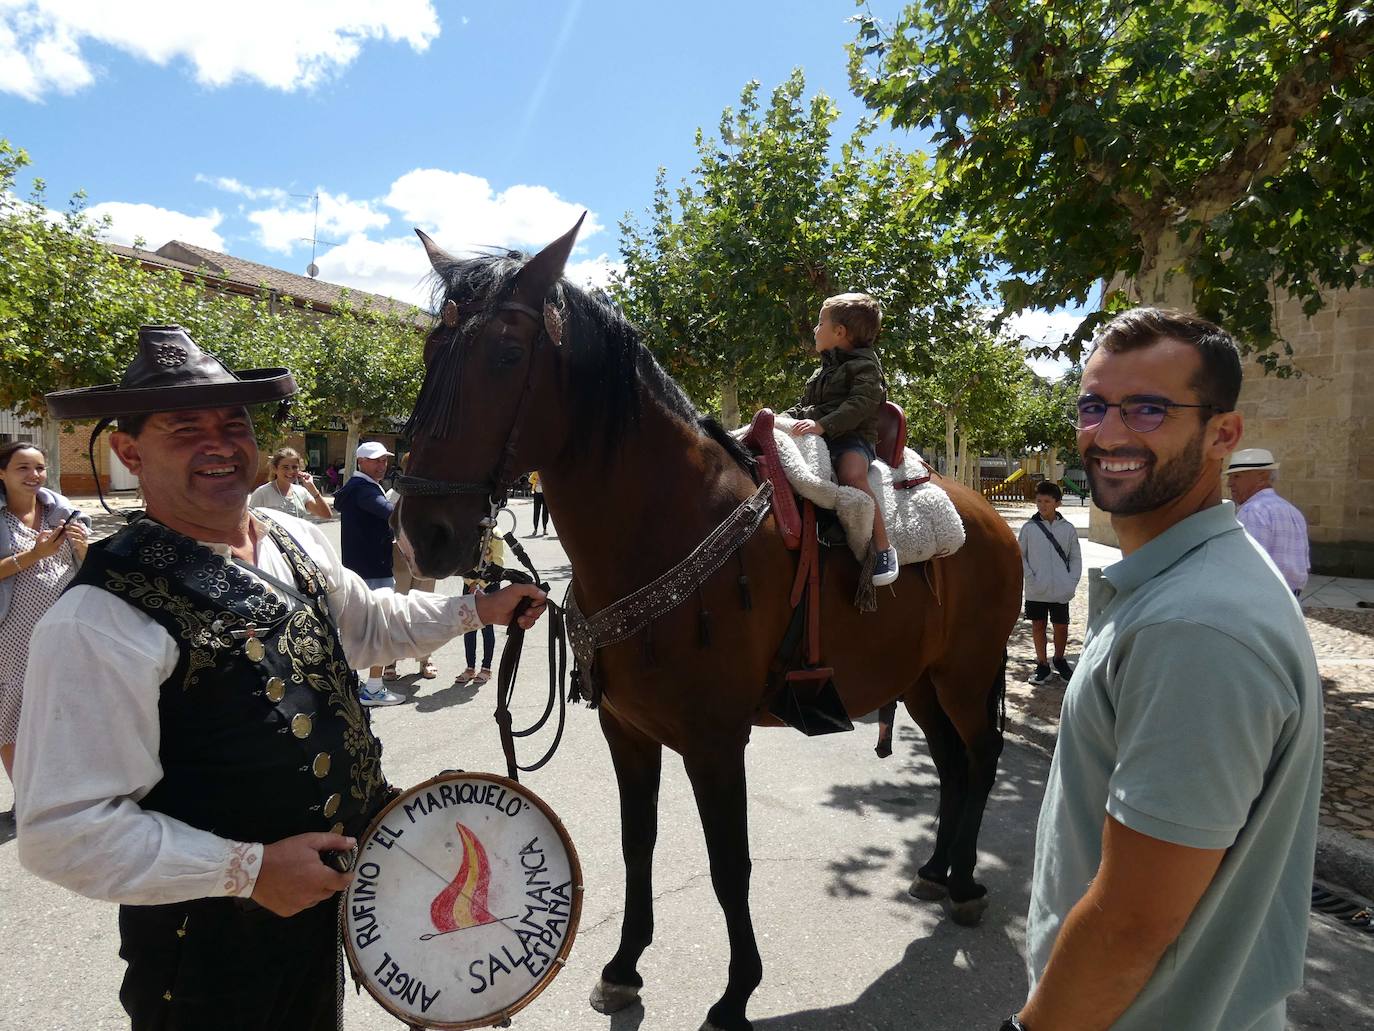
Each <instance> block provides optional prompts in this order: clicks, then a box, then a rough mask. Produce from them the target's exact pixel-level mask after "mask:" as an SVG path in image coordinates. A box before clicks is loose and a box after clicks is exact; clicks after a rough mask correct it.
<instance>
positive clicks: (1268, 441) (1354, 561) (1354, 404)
mask: <svg viewBox="0 0 1374 1031" xmlns="http://www.w3.org/2000/svg"><path fill="white" fill-rule="evenodd" d="M1278 325H1279V329H1280V331H1281V333H1282V334H1283V336H1284V337H1285V338H1286V339H1287V340H1288V341H1289V342H1290V343H1291V344H1292V345H1293V359H1292V364H1293V366H1294V367H1295V368H1296V369H1298V370H1299V372H1300V373H1301V374H1300V375H1298V376H1294V377H1289V378H1286V379H1280V378H1279V377H1277V376H1272V375H1265V373H1264V370H1263V368H1262V367H1261V366H1259V365H1258V364H1257V363H1255V362H1254V361H1251V360H1247V361H1246V363H1245V381H1244V384H1243V386H1242V388H1241V393H1240V405H1239V407H1240V411H1241V413H1242V414H1243V415H1244V416H1245V437H1244V439H1243V441H1242V442H1241V446H1242V447H1263V448H1268V449H1269V450H1270V451H1272V452H1273V453H1274V458H1275V460H1276V461H1277V462H1278V463H1279V479H1278V483H1277V487H1278V490H1279V493H1280V494H1282V495H1283V496H1284V497H1286V498H1287V499H1288V500H1290V501H1291V502H1293V504H1295V505H1297V506H1298V508H1299V509H1301V510H1302V513H1303V515H1304V516H1305V517H1306V518H1307V524H1308V529H1309V534H1310V539H1311V542H1312V570H1313V572H1316V573H1326V574H1329V575H1332V576H1354V577H1365V578H1374V290H1355V291H1345V292H1341V293H1337V294H1334V295H1332V296H1331V297H1330V298H1328V303H1327V306H1326V307H1325V308H1323V309H1322V310H1321V311H1320V312H1318V313H1317V314H1316V315H1314V316H1313V317H1312V318H1310V319H1309V318H1306V317H1305V316H1304V315H1303V313H1302V309H1301V307H1300V305H1299V304H1298V303H1297V302H1296V301H1291V300H1284V301H1281V302H1280V303H1279V305H1278ZM1089 536H1090V537H1091V539H1092V540H1094V541H1098V542H1099V543H1103V544H1110V545H1115V544H1116V535H1115V534H1114V533H1112V529H1111V524H1110V520H1109V517H1108V516H1107V515H1106V514H1105V513H1103V512H1101V511H1100V510H1098V509H1097V507H1096V506H1093V510H1092V515H1091V520H1090V529H1089Z"/></svg>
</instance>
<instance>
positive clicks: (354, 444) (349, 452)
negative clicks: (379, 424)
mask: <svg viewBox="0 0 1374 1031" xmlns="http://www.w3.org/2000/svg"><path fill="white" fill-rule="evenodd" d="M344 424H345V425H346V426H347V427H348V441H347V443H345V444H344V473H343V478H344V479H345V480H347V479H348V478H349V477H351V476H352V475H353V473H354V472H355V471H356V470H357V468H358V461H357V458H358V438H359V437H360V436H362V432H363V415H362V413H361V412H351V413H349V414H348V415H347V416H346V417H345V418H344Z"/></svg>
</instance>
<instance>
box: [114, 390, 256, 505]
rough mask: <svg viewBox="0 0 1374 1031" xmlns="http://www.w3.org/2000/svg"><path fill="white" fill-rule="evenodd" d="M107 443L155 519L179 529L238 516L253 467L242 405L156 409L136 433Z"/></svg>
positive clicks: (249, 430)
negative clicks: (132, 476)
mask: <svg viewBox="0 0 1374 1031" xmlns="http://www.w3.org/2000/svg"><path fill="white" fill-rule="evenodd" d="M111 444H112V445H113V446H114V448H115V450H116V452H117V453H118V454H119V456H120V458H121V459H122V460H123V462H124V464H125V465H126V466H128V467H129V470H130V472H132V473H134V474H135V475H136V476H137V477H138V478H139V482H140V484H141V485H142V487H143V496H144V498H145V499H146V500H147V502H148V512H149V514H150V515H152V516H153V517H154V518H156V519H159V520H161V521H162V522H163V523H166V524H167V525H169V526H171V527H172V528H173V529H177V530H180V531H181V532H190V531H192V530H193V528H195V527H226V526H233V525H236V524H237V523H238V522H239V521H241V520H242V518H243V513H244V512H245V510H246V507H247V502H248V490H249V488H250V487H251V486H252V485H253V480H254V479H255V478H256V477H257V471H258V445H257V440H256V439H255V438H254V436H253V423H252V420H251V419H249V417H248V410H247V409H246V408H242V407H236V408H201V409H196V410H194V411H187V412H161V413H159V414H157V415H154V416H151V417H150V418H149V419H148V421H147V422H146V423H145V424H144V426H143V429H142V430H141V431H140V432H139V434H138V436H137V437H134V436H131V435H130V434H128V433H115V434H114V436H113V438H112V440H111Z"/></svg>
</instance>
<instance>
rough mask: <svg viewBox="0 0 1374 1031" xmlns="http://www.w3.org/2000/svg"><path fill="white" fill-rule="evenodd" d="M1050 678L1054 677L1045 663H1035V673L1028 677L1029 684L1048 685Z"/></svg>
mask: <svg viewBox="0 0 1374 1031" xmlns="http://www.w3.org/2000/svg"><path fill="white" fill-rule="evenodd" d="M1052 676H1054V672H1053V670H1051V669H1050V667H1049V665H1048V664H1047V663H1044V662H1037V663H1036V664H1035V672H1034V673H1032V674H1031V675H1030V682H1031V683H1032V684H1044V683H1048V682H1049V679H1050V677H1052Z"/></svg>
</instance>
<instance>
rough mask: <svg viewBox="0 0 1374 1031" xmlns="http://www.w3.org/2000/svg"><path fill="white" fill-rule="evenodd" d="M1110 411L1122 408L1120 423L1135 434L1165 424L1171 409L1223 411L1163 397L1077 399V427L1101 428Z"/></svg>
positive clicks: (1146, 431)
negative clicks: (1114, 399) (1107, 399)
mask: <svg viewBox="0 0 1374 1031" xmlns="http://www.w3.org/2000/svg"><path fill="white" fill-rule="evenodd" d="M1108 408H1120V409H1121V421H1122V422H1123V423H1125V424H1126V428H1127V429H1128V430H1134V431H1135V432H1136V433H1149V432H1150V431H1151V430H1157V429H1159V427H1160V426H1162V425H1164V420H1165V418H1166V417H1167V416H1168V415H1169V409H1170V408H1208V409H1211V410H1212V411H1214V412H1220V411H1224V410H1225V409H1222V408H1218V407H1217V406H1216V405H1207V404H1201V405H1190V404H1182V403H1181V402H1178V401H1170V400H1168V399H1167V398H1163V397H1128V398H1126V400H1124V401H1119V402H1118V401H1103V400H1102V399H1101V398H1096V397H1080V398H1079V399H1078V420H1077V422H1076V424H1075V425H1077V426H1078V428H1079V429H1080V430H1091V429H1094V428H1095V427H1098V426H1101V425H1102V420H1103V419H1105V418H1106V417H1107V409H1108Z"/></svg>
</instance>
